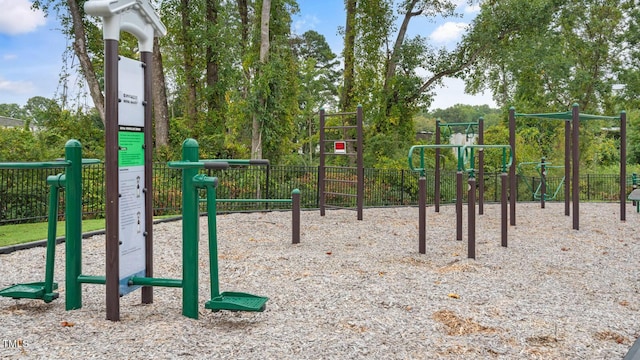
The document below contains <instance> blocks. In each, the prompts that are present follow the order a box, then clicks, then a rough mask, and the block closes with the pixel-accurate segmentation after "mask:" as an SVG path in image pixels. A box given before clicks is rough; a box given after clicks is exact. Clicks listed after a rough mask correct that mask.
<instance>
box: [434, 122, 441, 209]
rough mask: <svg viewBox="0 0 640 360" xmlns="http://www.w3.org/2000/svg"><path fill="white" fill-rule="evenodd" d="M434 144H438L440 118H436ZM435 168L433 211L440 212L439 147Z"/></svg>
mask: <svg viewBox="0 0 640 360" xmlns="http://www.w3.org/2000/svg"><path fill="white" fill-rule="evenodd" d="M435 136H436V145H440V120H436V135H435ZM435 166H436V170H435V176H434V177H435V180H434V184H433V185H434V186H433V194H434V195H433V196H434V199H433V202H434V209H435V212H440V174H441V173H440V148H439V147H437V148H436V163H435Z"/></svg>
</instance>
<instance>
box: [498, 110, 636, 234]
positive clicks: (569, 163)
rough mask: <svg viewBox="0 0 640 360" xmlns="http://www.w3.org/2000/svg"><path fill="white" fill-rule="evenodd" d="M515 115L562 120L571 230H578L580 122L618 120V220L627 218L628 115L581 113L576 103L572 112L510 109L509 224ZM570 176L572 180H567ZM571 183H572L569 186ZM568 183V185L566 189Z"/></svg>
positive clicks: (512, 203)
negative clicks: (530, 111) (537, 112)
mask: <svg viewBox="0 0 640 360" xmlns="http://www.w3.org/2000/svg"><path fill="white" fill-rule="evenodd" d="M516 117H528V118H539V119H550V120H561V121H564V122H565V154H564V156H565V163H564V169H565V184H564V186H565V189H564V194H565V195H564V202H565V215H566V216H569V213H570V211H569V209H570V206H569V201H570V200H571V203H572V205H573V229H574V230H579V229H580V121H585V120H619V121H620V221H625V220H626V207H625V204H626V183H627V181H626V178H627V166H626V165H627V114H626V112H625V111H621V112H620V115H619V116H602V115H591V114H581V113H580V110H579V106H578V104H573V106H572V109H571V111H566V112H557V113H541V114H524V113H516V111H515V108H514V107H511V108H510V109H509V142H510V145H511V150H512V151H513V163H512V164H511V168H510V169H509V173H510V176H511V180H510V186H509V188H510V189H509V195H510V201H509V204H510V216H511V225H515V224H516V202H517V182H516V176H515V172H516V159H517V155H516V154H517V152H516V147H515V146H516ZM569 179H571V180H570V181H569ZM570 183H571V185H569V184H570ZM569 186H571V188H569Z"/></svg>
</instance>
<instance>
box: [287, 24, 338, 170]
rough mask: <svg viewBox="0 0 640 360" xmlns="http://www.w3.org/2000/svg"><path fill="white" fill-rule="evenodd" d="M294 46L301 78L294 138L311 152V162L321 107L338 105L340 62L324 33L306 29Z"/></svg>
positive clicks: (297, 38)
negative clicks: (298, 112)
mask: <svg viewBox="0 0 640 360" xmlns="http://www.w3.org/2000/svg"><path fill="white" fill-rule="evenodd" d="M293 49H294V52H295V54H296V58H297V63H298V73H299V81H300V93H299V98H298V103H299V109H300V115H299V116H298V117H297V121H296V129H297V133H296V134H295V141H297V143H298V144H299V146H300V147H301V148H303V149H305V151H307V152H308V154H307V155H308V157H309V164H311V163H312V162H313V154H314V153H315V145H316V144H317V141H318V139H317V137H318V135H317V132H318V124H317V123H318V111H319V110H320V108H325V109H327V108H333V109H337V107H336V106H335V100H336V98H337V96H338V88H337V83H338V78H339V76H340V72H339V71H338V66H339V62H338V60H337V59H336V55H335V54H334V53H333V52H332V51H331V48H330V47H329V44H327V41H326V39H325V37H324V36H323V35H321V34H319V33H318V32H316V31H312V30H311V31H307V32H305V33H304V34H302V36H300V37H296V38H294V39H293Z"/></svg>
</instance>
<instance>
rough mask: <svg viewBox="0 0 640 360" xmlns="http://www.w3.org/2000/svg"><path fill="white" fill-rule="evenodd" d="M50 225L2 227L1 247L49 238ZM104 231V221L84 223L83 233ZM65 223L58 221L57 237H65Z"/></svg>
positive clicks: (86, 221) (0, 229) (0, 232)
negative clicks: (48, 229) (48, 228)
mask: <svg viewBox="0 0 640 360" xmlns="http://www.w3.org/2000/svg"><path fill="white" fill-rule="evenodd" d="M48 226H49V225H48V223H46V222H42V223H33V224H17V225H3V226H0V247H3V246H9V245H15V244H22V243H26V242H31V241H37V240H44V239H46V238H47V227H48ZM101 229H104V219H95V220H84V221H82V231H83V232H89V231H95V230H101ZM64 230H65V229H64V221H58V228H57V230H56V237H60V236H64Z"/></svg>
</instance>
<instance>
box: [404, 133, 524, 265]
mask: <svg viewBox="0 0 640 360" xmlns="http://www.w3.org/2000/svg"><path fill="white" fill-rule="evenodd" d="M428 148H435V149H437V148H456V149H457V153H458V171H457V172H456V240H462V174H463V173H464V172H468V173H469V179H468V185H469V188H468V189H469V190H468V199H469V200H468V211H469V216H468V219H467V220H468V227H467V228H468V229H467V230H468V246H467V249H468V257H469V258H473V259H475V231H476V222H475V203H476V180H475V170H476V169H475V161H474V158H475V153H474V149H479V151H478V152H479V153H480V154H484V149H487V148H500V149H502V174H501V175H500V177H501V180H502V181H501V182H502V194H501V214H502V215H501V219H502V220H501V245H502V246H504V247H506V246H507V227H508V226H507V173H506V169H507V167H509V166H510V165H511V163H512V161H513V154H512V153H511V151H510V152H509V155H510V156H509V161H508V162H507V160H506V159H507V157H506V150H507V149H509V150H510V149H511V147H510V146H509V145H464V146H462V145H451V144H446V145H414V146H412V147H411V148H410V149H409V156H408V161H409V168H410V169H411V170H412V171H416V172H419V173H420V178H419V179H418V188H419V190H418V194H419V195H418V217H419V219H418V252H419V253H421V254H424V253H426V198H427V196H426V193H427V190H426V189H427V185H426V183H427V182H426V178H425V174H426V170H425V161H424V154H425V151H424V149H428ZM415 150H420V152H419V162H420V167H415V166H414V160H413V154H414V152H415ZM467 150H469V152H470V157H469V158H470V168H469V169H465V168H464V160H463V158H462V154H464V153H466V151H467ZM480 150H482V151H480Z"/></svg>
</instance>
